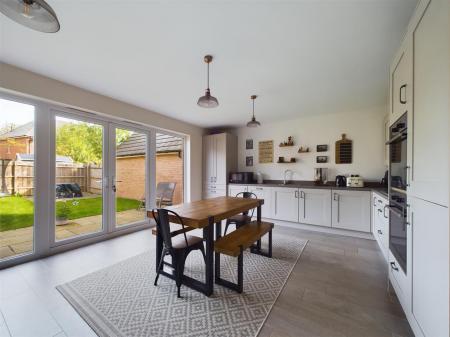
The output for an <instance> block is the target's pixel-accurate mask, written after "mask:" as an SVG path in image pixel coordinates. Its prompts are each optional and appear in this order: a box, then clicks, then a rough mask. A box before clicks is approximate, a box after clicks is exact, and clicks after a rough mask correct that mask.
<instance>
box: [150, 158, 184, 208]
mask: <svg viewBox="0 0 450 337" xmlns="http://www.w3.org/2000/svg"><path fill="white" fill-rule="evenodd" d="M161 181H162V182H175V183H177V185H176V187H175V193H174V194H173V203H174V204H179V203H182V202H183V158H182V157H180V156H179V155H178V153H158V154H157V155H156V184H158V183H159V182H161Z"/></svg>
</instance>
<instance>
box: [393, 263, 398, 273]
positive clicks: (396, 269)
mask: <svg viewBox="0 0 450 337" xmlns="http://www.w3.org/2000/svg"><path fill="white" fill-rule="evenodd" d="M391 269H393V270H395V271H398V268H397V266H396V265H395V262H391Z"/></svg>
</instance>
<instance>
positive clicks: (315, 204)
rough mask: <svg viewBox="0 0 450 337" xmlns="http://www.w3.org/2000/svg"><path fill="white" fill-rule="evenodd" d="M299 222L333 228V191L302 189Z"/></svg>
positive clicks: (300, 192)
mask: <svg viewBox="0 0 450 337" xmlns="http://www.w3.org/2000/svg"><path fill="white" fill-rule="evenodd" d="M298 193H299V194H298V196H299V220H298V221H299V222H300V223H304V224H308V225H317V226H326V227H331V190H330V189H313V188H300V189H299V192H298Z"/></svg>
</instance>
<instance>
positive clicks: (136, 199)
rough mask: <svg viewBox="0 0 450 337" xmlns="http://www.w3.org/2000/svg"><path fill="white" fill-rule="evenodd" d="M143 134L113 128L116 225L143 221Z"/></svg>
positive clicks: (144, 190) (144, 174)
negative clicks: (114, 135)
mask: <svg viewBox="0 0 450 337" xmlns="http://www.w3.org/2000/svg"><path fill="white" fill-rule="evenodd" d="M146 160H147V135H146V134H143V133H139V132H135V131H130V130H126V129H122V128H116V172H115V198H116V208H115V209H116V226H124V225H129V224H132V223H136V222H140V221H143V220H145V219H146V214H145V203H146V190H147V188H146Z"/></svg>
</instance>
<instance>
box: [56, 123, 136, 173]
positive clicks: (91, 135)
mask: <svg viewBox="0 0 450 337" xmlns="http://www.w3.org/2000/svg"><path fill="white" fill-rule="evenodd" d="M130 135H131V132H130V131H127V130H121V129H116V144H117V145H120V144H121V143H123V142H124V141H126V140H127V139H128V138H129V137H130ZM102 153H103V129H102V127H100V126H98V125H92V124H89V123H67V124H63V125H61V126H59V127H58V128H57V131H56V154H57V155H59V156H68V157H71V158H72V159H73V160H74V161H75V162H78V163H93V164H96V165H101V163H102Z"/></svg>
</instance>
